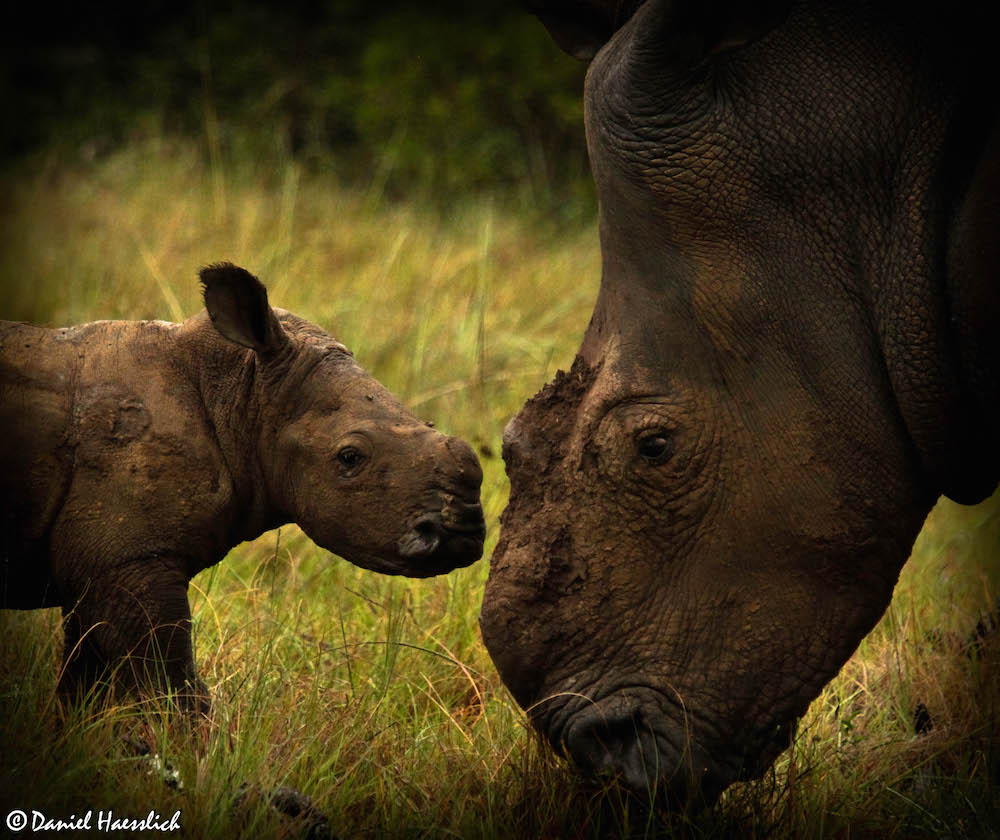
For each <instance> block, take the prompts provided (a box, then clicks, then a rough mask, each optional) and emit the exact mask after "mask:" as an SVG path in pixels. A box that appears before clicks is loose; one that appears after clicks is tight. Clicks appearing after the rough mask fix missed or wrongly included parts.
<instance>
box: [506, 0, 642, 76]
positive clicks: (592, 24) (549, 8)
mask: <svg viewBox="0 0 1000 840" xmlns="http://www.w3.org/2000/svg"><path fill="white" fill-rule="evenodd" d="M523 4H524V6H525V8H527V10H528V11H529V12H531V13H532V14H533V15H535V17H537V18H538V19H539V20H540V21H541V22H542V24H543V25H544V26H545V28H546V29H547V30H549V34H550V35H551V36H552V39H553V40H554V41H555V42H556V43H557V44H558V45H559V46H560V47H562V49H563V50H564V51H565V52H568V53H569V54H570V55H571V56H573V57H574V58H579V59H580V60H581V61H589V60H590V59H592V58H593V57H594V56H595V55H597V51H598V50H600V48H601V47H603V46H604V45H605V44H606V43H607V42H608V41H610V40H611V36H612V35H614V34H615V32H617V31H618V28H619V27H620V26H621V25H622V24H624V23H625V22H626V21H627V20H628V19H629V18H630V17H631V16H632V13H633V12H634V11H635V10H636V9H637V8H639V6H641V5H642V0H630V2H622V0H603V1H602V0H523Z"/></svg>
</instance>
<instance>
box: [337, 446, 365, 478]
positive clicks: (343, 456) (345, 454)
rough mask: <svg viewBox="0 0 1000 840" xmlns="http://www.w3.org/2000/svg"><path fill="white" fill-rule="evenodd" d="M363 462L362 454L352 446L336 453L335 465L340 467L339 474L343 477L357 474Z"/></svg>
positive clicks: (363, 456)
mask: <svg viewBox="0 0 1000 840" xmlns="http://www.w3.org/2000/svg"><path fill="white" fill-rule="evenodd" d="M364 461H365V455H364V453H363V452H362V451H361V450H360V449H357V448H355V447H353V446H345V447H343V448H342V449H341V450H340V451H339V452H338V453H337V464H338V465H339V466H340V471H341V474H342V475H345V476H352V475H354V474H355V473H357V472H358V470H360V469H361V465H362V464H363V463H364Z"/></svg>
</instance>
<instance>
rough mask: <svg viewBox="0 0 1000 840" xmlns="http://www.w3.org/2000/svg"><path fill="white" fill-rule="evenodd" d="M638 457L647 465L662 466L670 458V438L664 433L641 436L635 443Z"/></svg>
mask: <svg viewBox="0 0 1000 840" xmlns="http://www.w3.org/2000/svg"><path fill="white" fill-rule="evenodd" d="M636 449H637V450H638V452H639V457H640V458H642V459H643V460H644V461H646V463H648V464H653V465H656V464H662V463H663V462H664V461H666V460H667V458H669V457H670V455H671V452H672V449H671V447H670V438H669V437H668V436H667V434H666V433H665V432H653V433H652V434H647V435H643V436H642V437H641V438H639V440H638V441H637V442H636Z"/></svg>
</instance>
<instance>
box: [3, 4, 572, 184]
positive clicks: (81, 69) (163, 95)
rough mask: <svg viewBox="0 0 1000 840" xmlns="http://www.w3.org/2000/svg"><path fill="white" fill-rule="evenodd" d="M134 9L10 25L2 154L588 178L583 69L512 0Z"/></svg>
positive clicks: (47, 15) (370, 173)
mask: <svg viewBox="0 0 1000 840" xmlns="http://www.w3.org/2000/svg"><path fill="white" fill-rule="evenodd" d="M141 5H142V13H141V14H140V13H139V12H138V11H137V9H136V7H135V5H134V4H133V5H132V6H127V5H123V4H111V5H102V6H101V7H100V11H98V12H95V10H94V8H93V7H80V8H77V7H72V8H67V9H65V10H62V12H61V13H59V14H52V13H51V11H48V10H44V12H43V10H40V11H38V12H36V13H35V15H36V16H35V18H34V19H30V18H29V19H28V20H27V21H26V22H24V23H22V24H21V25H20V27H15V28H14V29H13V30H12V31H10V32H9V33H8V38H9V40H10V42H11V44H10V48H9V49H7V50H5V53H6V55H5V59H4V65H3V72H2V79H0V95H2V96H3V98H4V102H5V105H6V109H7V113H8V118H7V119H6V120H5V121H4V122H3V128H2V130H0V145H2V148H3V150H4V152H5V153H6V154H7V155H11V154H18V155H19V154H23V153H26V152H31V151H34V150H37V149H38V148H50V147H52V146H53V145H55V146H57V147H60V148H61V150H62V151H66V150H69V151H72V152H74V153H82V154H83V155H84V156H87V157H89V156H93V155H94V154H103V153H104V152H106V151H108V150H110V149H112V148H116V147H118V146H120V145H122V144H123V143H125V142H128V141H134V140H136V139H143V138H145V137H151V136H152V137H158V136H162V135H168V136H169V135H177V134H180V135H184V136H189V137H197V138H200V139H201V140H202V141H203V143H204V150H205V153H206V154H207V155H208V156H211V157H217V156H218V155H226V154H230V153H232V152H240V153H242V152H246V151H250V152H253V153H255V154H264V155H265V156H267V157H270V156H271V155H274V154H275V153H277V154H279V155H282V156H284V155H293V156H295V157H296V158H298V159H300V160H303V161H309V162H311V163H313V164H315V165H317V166H320V167H322V168H324V169H333V171H335V172H336V173H337V175H338V177H339V178H340V179H341V180H343V181H344V182H346V183H350V184H357V185H361V186H366V187H367V186H370V185H371V186H374V187H375V188H376V189H377V190H378V191H379V193H380V194H382V193H384V192H386V191H388V193H389V194H394V193H398V192H401V191H412V190H414V189H418V190H420V191H426V192H428V193H437V194H440V193H441V192H442V191H444V193H446V194H447V195H453V194H455V193H456V192H458V191H463V192H464V191H468V190H469V189H478V188H495V187H498V186H508V187H509V186H513V187H516V188H517V189H519V190H523V189H528V190H529V191H530V192H531V193H532V194H534V195H538V194H542V193H545V194H547V193H549V192H550V191H551V190H555V191H556V193H561V194H562V195H563V196H565V195H566V194H567V192H575V191H577V190H579V189H581V185H585V184H586V183H587V168H586V152H585V146H584V139H583V120H582V101H581V91H582V86H583V74H584V72H585V66H584V65H582V64H580V63H578V62H576V61H574V60H573V59H571V58H568V57H567V56H565V55H563V54H562V53H561V52H560V51H559V50H558V49H557V48H556V47H555V46H554V45H553V44H552V43H551V41H550V40H549V38H548V35H547V34H546V33H545V30H544V29H543V28H542V27H541V25H540V24H539V23H538V22H537V21H536V20H535V19H534V18H532V17H531V16H530V15H528V14H527V13H525V12H524V11H522V10H521V9H520V8H519V7H518V5H517V4H516V3H513V4H507V5H505V6H503V7H497V8H495V7H494V5H493V4H485V5H483V4H461V3H437V4H426V5H417V4H405V3H395V4H393V3H389V4H385V3H383V4H373V3H364V2H360V0H338V2H327V3H325V4H317V3H305V2H302V0H295V1H294V2H290V3H283V4H272V3H265V2H261V0H258V2H249V3H234V2H232V3H212V4H207V3H195V2H180V3H169V4H168V3H165V2H153V3H151V4H141ZM43 13H44V17H43ZM246 147H249V148H246ZM583 188H584V189H585V188H586V187H583Z"/></svg>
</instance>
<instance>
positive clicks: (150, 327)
mask: <svg viewBox="0 0 1000 840" xmlns="http://www.w3.org/2000/svg"><path fill="white" fill-rule="evenodd" d="M200 277H201V281H202V283H203V284H204V287H205V288H204V294H205V307H206V309H207V312H202V313H200V314H198V315H195V316H194V317H193V318H190V319H188V320H187V321H184V322H183V323H181V324H171V323H166V322H162V321H138V322H134V321H98V322H96V323H92V324H84V325H82V326H77V327H70V328H65V329H56V330H51V329H42V328H40V327H35V326H31V325H29V324H15V323H10V322H0V549H2V558H0V559H2V567H0V606H2V607H5V608H13V609H35V608H38V607H55V606H58V607H61V608H62V611H63V615H64V617H65V629H66V648H65V654H64V657H65V664H64V668H63V672H62V677H61V680H60V688H61V689H62V690H63V691H69V692H70V693H76V692H78V691H80V690H83V691H86V690H88V689H89V688H90V687H91V686H93V685H94V683H95V681H97V680H98V679H100V678H101V677H102V675H104V674H106V672H107V671H108V670H110V669H117V677H118V678H119V679H124V680H125V681H126V683H127V684H128V685H130V686H131V687H136V686H142V687H145V688H154V689H159V690H163V689H165V688H173V689H176V690H177V692H178V695H179V697H180V699H181V701H182V703H183V705H185V706H186V707H188V708H189V709H205V708H207V703H208V701H207V695H206V692H205V689H204V686H203V685H202V683H201V682H200V680H199V679H198V676H197V674H196V672H195V666H194V660H193V657H192V644H191V615H190V611H189V607H188V601H187V588H188V581H189V580H190V579H191V578H192V577H193V576H194V575H195V574H197V573H198V572H200V571H201V570H202V569H205V568H207V567H208V566H212V565H214V564H215V563H218V562H219V561H220V560H221V559H222V558H223V557H224V556H225V555H226V553H227V552H228V551H229V549H230V548H232V547H233V546H235V545H236V544H237V543H239V542H242V541H243V540H249V539H253V538H254V537H256V536H258V535H259V534H261V533H262V532H264V531H266V530H268V529H270V528H274V527H276V526H278V525H281V524H283V523H286V522H297V523H298V524H299V525H300V526H301V527H302V528H303V530H304V531H305V532H306V533H307V534H308V535H309V536H310V537H311V538H312V539H313V540H314V541H315V542H316V543H318V544H319V545H321V546H322V547H324V548H326V549H329V550H330V551H333V552H336V553H337V554H339V555H341V556H342V557H344V558H346V559H347V560H350V561H351V562H352V563H355V564H356V565H358V566H362V567H364V568H366V569H372V570H374V571H377V572H383V573H386V574H400V575H408V576H410V577H427V576H430V575H438V574H442V573H444V572H448V571H450V570H452V569H455V568H457V567H460V566H466V565H468V564H470V563H472V562H474V561H475V560H477V559H478V558H479V556H480V554H481V553H482V549H483V538H484V523H483V513H482V509H481V507H480V505H479V486H480V483H481V481H482V471H481V470H480V467H479V462H478V460H477V459H476V456H475V455H474V454H473V452H472V450H471V449H470V448H469V446H468V445H466V444H465V443H464V442H462V441H460V440H458V439H457V438H453V437H447V436H445V435H442V434H439V433H437V432H435V431H433V430H432V429H431V428H429V426H428V425H427V424H425V423H422V422H420V421H419V420H417V419H416V418H414V417H413V415H411V414H410V413H409V412H408V411H407V410H406V409H405V408H404V407H403V406H402V405H401V404H400V403H399V402H398V401H397V400H396V399H395V398H394V397H393V396H392V395H391V394H390V393H389V392H388V391H387V390H386V389H385V388H383V387H382V386H381V385H380V384H379V383H378V382H376V381H375V380H374V379H372V377H371V376H369V375H368V374H367V373H366V372H365V371H364V370H362V369H361V367H359V366H358V364H357V363H356V362H355V361H354V358H353V357H352V355H351V354H350V352H349V351H348V350H347V349H346V348H345V347H344V346H343V345H341V344H340V343H338V342H337V341H336V340H335V339H334V338H333V337H332V336H330V335H328V334H327V333H326V332H324V331H323V330H321V329H320V328H319V327H317V326H315V325H314V324H311V323H309V322H308V321H304V320H302V319H301V318H298V317H296V316H295V315H292V314H290V313H287V312H284V311H282V310H276V309H271V307H270V306H269V305H268V302H267V292H266V291H265V289H264V287H263V286H262V285H261V283H260V282H259V281H258V280H257V279H256V278H255V277H253V276H252V275H251V274H249V273H248V272H246V271H245V270H243V269H242V268H237V267H236V266H234V265H231V264H228V263H221V264H218V265H213V266H209V267H208V268H205V269H203V270H202V271H201V273H200Z"/></svg>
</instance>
